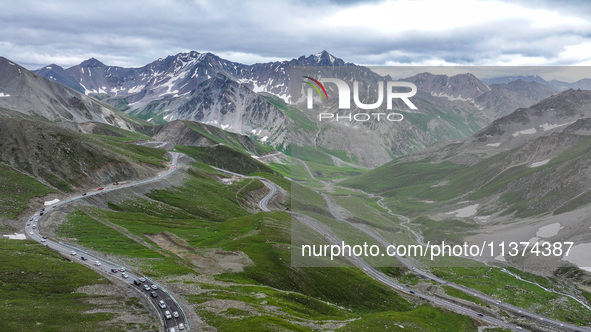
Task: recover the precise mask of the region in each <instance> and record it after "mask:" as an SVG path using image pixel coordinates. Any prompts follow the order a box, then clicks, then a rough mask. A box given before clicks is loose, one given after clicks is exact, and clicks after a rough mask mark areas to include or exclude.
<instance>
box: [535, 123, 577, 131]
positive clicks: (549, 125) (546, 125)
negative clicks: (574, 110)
mask: <svg viewBox="0 0 591 332" xmlns="http://www.w3.org/2000/svg"><path fill="white" fill-rule="evenodd" d="M573 122H574V121H572V122H567V123H561V124H548V123H544V124H542V125H540V127H541V128H542V129H544V131H548V130H551V129H554V128H559V127H562V126H566V125H569V124H572V123H573Z"/></svg>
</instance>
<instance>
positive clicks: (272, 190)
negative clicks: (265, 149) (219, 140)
mask: <svg viewBox="0 0 591 332" xmlns="http://www.w3.org/2000/svg"><path fill="white" fill-rule="evenodd" d="M211 168H213V169H215V170H216V171H220V172H222V173H226V174H230V175H234V176H238V177H241V178H245V179H257V180H260V181H261V182H262V183H263V184H264V185H265V187H267V188H269V192H268V193H267V195H265V197H263V198H262V199H261V200H260V201H259V208H260V209H261V210H262V211H265V212H269V211H271V209H269V207H268V204H269V201H271V199H272V198H273V196H275V195H276V194H277V185H276V184H275V183H273V182H271V181H269V180H267V179H265V178H263V177H260V176H248V175H244V174H238V173H234V172H231V171H228V170H225V169H223V168H219V167H214V166H211Z"/></svg>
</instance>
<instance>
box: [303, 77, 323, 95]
mask: <svg viewBox="0 0 591 332" xmlns="http://www.w3.org/2000/svg"><path fill="white" fill-rule="evenodd" d="M304 77H305V78H307V79H309V80H312V81H313V82H314V83H316V84H318V86H319V87H320V88H321V89H322V91H323V92H324V96H325V97H326V100H328V94H327V93H326V89H325V88H324V85H322V83H320V82H319V81H318V80H315V79H313V78H312V77H310V76H304ZM304 83H306V84H308V85H310V86H311V87H313V88H314V89H316V92H318V95H319V96H320V99H322V93H320V89H318V86H316V85H314V84H312V83H310V82H308V81H304Z"/></svg>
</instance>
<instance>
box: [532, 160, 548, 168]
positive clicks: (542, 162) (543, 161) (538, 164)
mask: <svg viewBox="0 0 591 332" xmlns="http://www.w3.org/2000/svg"><path fill="white" fill-rule="evenodd" d="M549 161H550V159H546V160H542V161H536V162H535V163H532V164H531V165H529V168H534V167H539V166H542V165H546V164H547V163H548V162H549Z"/></svg>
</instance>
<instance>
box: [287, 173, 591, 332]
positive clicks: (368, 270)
mask: <svg viewBox="0 0 591 332" xmlns="http://www.w3.org/2000/svg"><path fill="white" fill-rule="evenodd" d="M303 164H304V167H305V168H306V170H307V171H308V173H309V175H310V176H311V177H312V178H314V175H313V174H312V172H311V170H310V168H309V167H308V165H307V164H306V163H305V162H303ZM314 179H316V178H314ZM316 181H319V182H321V183H323V182H324V181H321V180H318V179H316ZM318 193H319V194H320V195H321V196H322V197H323V199H324V201H325V203H326V205H327V206H328V210H329V212H330V214H331V215H332V216H333V217H334V218H335V219H337V220H339V221H342V222H344V223H347V224H348V225H350V226H352V227H355V228H356V229H358V230H360V231H362V232H363V233H365V234H367V235H369V236H371V237H372V238H374V239H375V240H377V241H378V242H379V243H380V244H382V245H383V246H385V247H387V246H388V245H391V243H389V242H388V241H386V240H385V239H384V238H383V237H381V236H380V235H378V234H377V233H376V232H374V231H373V230H371V229H370V228H368V227H367V226H365V225H363V224H358V223H352V222H350V221H348V220H347V219H346V218H344V217H342V216H341V215H340V214H339V213H338V209H334V208H333V206H332V205H333V204H334V203H333V202H331V201H330V198H329V197H328V196H327V195H326V194H324V193H322V192H318ZM380 206H381V205H380ZM390 212H391V211H390ZM293 215H294V217H295V218H296V219H297V220H298V221H299V222H301V223H302V224H304V225H305V226H307V227H309V228H311V229H313V230H314V231H316V232H317V233H319V234H321V235H322V236H323V237H324V238H325V239H326V240H327V241H328V242H330V243H332V244H336V245H339V244H341V242H342V241H341V240H340V239H339V238H338V237H337V236H336V235H335V233H334V232H333V231H332V230H331V229H330V228H329V227H327V226H325V225H323V224H322V223H320V222H319V221H317V220H315V219H314V218H311V217H309V216H306V215H301V214H296V213H294V214H293ZM396 216H398V217H403V216H399V215H396ZM404 218H405V219H407V220H409V221H410V219H408V218H406V217H404ZM346 258H347V259H349V260H350V261H351V262H352V263H353V265H355V266H357V267H359V268H360V269H362V271H363V272H364V273H365V274H366V275H368V276H370V277H372V278H373V279H374V280H377V281H379V282H381V283H383V284H385V285H387V286H389V287H390V288H392V289H395V290H398V291H401V292H403V293H406V294H409V295H412V296H415V297H418V298H421V299H423V300H427V301H429V302H432V303H434V304H437V305H439V306H441V307H444V308H447V309H450V310H453V311H455V312H458V313H461V314H464V315H467V316H471V317H473V318H476V319H479V320H482V321H486V322H488V323H490V324H494V325H496V326H499V327H504V328H509V329H511V330H514V331H523V330H524V328H522V327H520V326H517V325H513V324H510V323H507V322H504V321H502V320H500V319H497V318H494V317H490V316H487V315H484V314H483V313H480V312H476V311H475V310H472V309H469V308H466V307H463V306H461V305H458V304H456V303H453V302H450V301H447V300H444V299H441V298H439V297H435V296H431V295H428V294H425V293H421V292H419V291H417V290H412V289H410V288H409V287H407V286H405V285H403V284H400V283H398V282H397V281H395V280H394V279H392V278H390V277H388V276H387V275H385V274H384V273H382V272H381V271H379V270H377V269H375V268H374V267H373V266H371V265H369V264H368V263H367V262H365V261H364V260H363V258H362V257H359V256H348V257H346ZM396 259H397V260H398V261H400V263H401V264H402V265H404V266H405V267H407V268H409V269H411V270H412V271H413V273H415V274H417V275H419V276H421V277H423V278H425V279H427V280H431V281H434V282H436V283H439V284H442V285H446V286H450V287H453V288H455V289H457V290H460V291H462V292H464V293H466V294H468V295H471V296H474V297H477V298H479V299H481V300H483V301H485V302H487V303H489V304H491V305H494V306H496V307H498V308H500V309H502V310H505V311H508V312H511V313H513V314H515V315H516V316H517V317H521V318H522V319H524V318H527V319H529V320H530V321H531V322H535V323H537V324H541V325H545V326H548V327H552V328H553V330H559V331H591V328H588V327H583V326H577V325H573V324H570V323H566V322H562V321H559V320H556V319H552V318H548V317H545V316H542V315H539V314H537V313H534V312H531V311H528V310H525V309H522V308H519V307H516V306H514V305H511V304H509V303H506V302H502V301H500V300H497V299H495V298H493V297H491V296H488V295H486V294H483V293H481V292H479V291H475V290H473V289H470V288H468V287H465V286H462V285H458V284H455V283H453V282H450V281H447V280H444V279H442V278H439V277H437V276H435V275H433V274H431V273H429V272H427V271H424V270H422V269H420V268H419V267H418V266H415V265H413V264H412V263H411V262H410V261H409V260H408V259H405V258H403V257H400V256H396ZM524 323H525V322H524Z"/></svg>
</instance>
